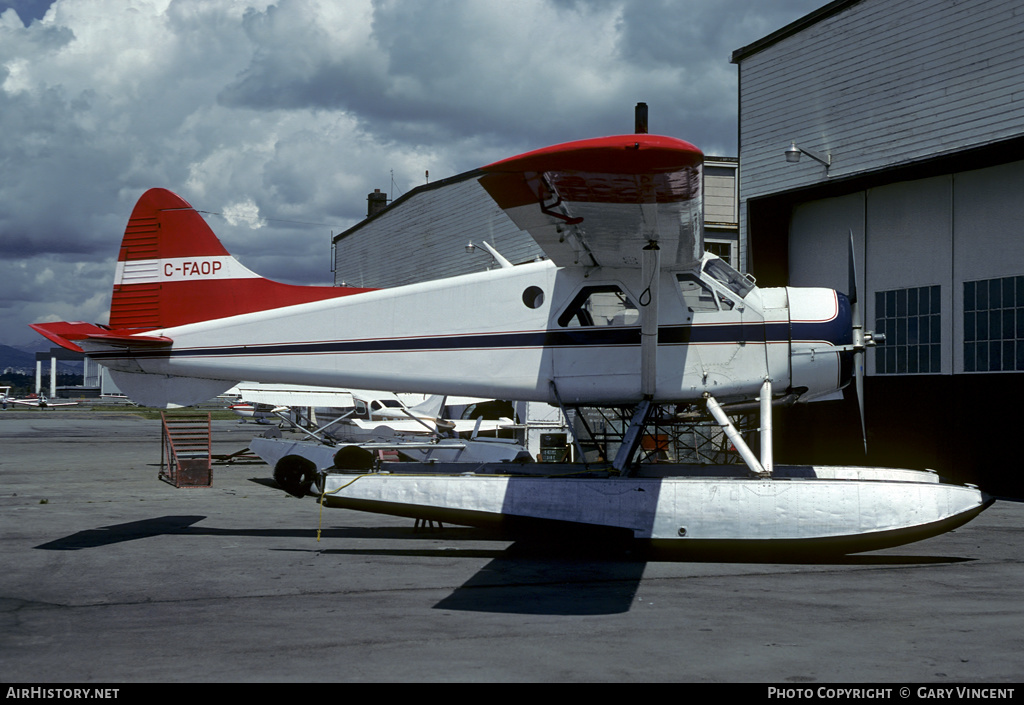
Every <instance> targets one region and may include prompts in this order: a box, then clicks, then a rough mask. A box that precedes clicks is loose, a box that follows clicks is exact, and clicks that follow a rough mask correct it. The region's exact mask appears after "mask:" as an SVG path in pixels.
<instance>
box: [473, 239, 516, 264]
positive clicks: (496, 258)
mask: <svg viewBox="0 0 1024 705" xmlns="http://www.w3.org/2000/svg"><path fill="white" fill-rule="evenodd" d="M480 244H481V245H483V248H484V249H485V250H487V253H488V254H489V255H490V256H491V260H493V262H494V263H495V264H497V265H498V266H499V267H511V266H512V263H511V262H509V261H508V260H507V259H505V258H504V257H502V256H501V254H500V253H499V252H498V251H497V250H496V249H494V248H493V247H491V246H490V245H489V244H487V241H486V240H484V241H482V242H481V243H480ZM474 252H476V245H474V244H473V241H472V240H470V241H469V244H467V245H466V253H467V254H473V253H474Z"/></svg>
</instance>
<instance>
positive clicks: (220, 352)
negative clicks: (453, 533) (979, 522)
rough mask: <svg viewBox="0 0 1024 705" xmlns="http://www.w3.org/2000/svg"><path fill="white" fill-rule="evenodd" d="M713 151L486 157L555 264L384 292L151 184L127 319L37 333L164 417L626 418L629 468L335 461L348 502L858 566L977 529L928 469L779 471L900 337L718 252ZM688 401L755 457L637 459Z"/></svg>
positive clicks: (132, 253) (434, 516) (126, 284)
mask: <svg viewBox="0 0 1024 705" xmlns="http://www.w3.org/2000/svg"><path fill="white" fill-rule="evenodd" d="M702 162H703V155H702V154H701V152H700V150H699V149H697V148H696V147H695V146H693V145H692V144H689V143H688V142H685V141H682V140H679V139H675V138H671V137H664V136H658V135H649V134H629V135H620V136H612V137H603V138H597V139H589V140H582V141H577V142H570V143H565V144H560V145H556V146H553V147H548V148H544V149H540V150H537V151H533V152H529V153H526V154H522V155H519V156H516V157H512V158H510V159H506V160H503V161H499V162H496V163H493V164H490V165H488V166H485V167H482V168H480V169H479V170H477V171H475V172H474V174H473V176H474V178H476V179H478V181H479V184H480V186H481V187H482V188H483V190H484V191H485V192H486V193H487V194H488V195H489V197H491V198H493V199H494V201H495V202H496V203H497V204H498V206H500V208H501V209H502V210H503V211H504V213H506V214H507V215H508V217H509V218H511V220H512V221H513V222H514V223H515V224H516V225H517V226H518V227H520V228H521V229H523V230H525V231H527V232H528V233H529V234H530V235H531V236H532V237H533V238H534V239H535V240H536V242H537V243H538V245H539V246H540V247H541V248H542V249H543V251H544V252H545V254H546V258H544V259H542V260H540V261H534V262H528V263H523V264H512V263H511V262H509V261H507V260H505V259H504V258H503V257H500V255H499V256H498V257H496V259H497V261H498V263H499V265H500V266H499V267H497V268H496V269H493V270H491V271H487V272H479V273H473V274H467V275H463V276H457V277H452V278H447V279H441V280H436V281H427V282H422V283H417V284H412V285H408V286H401V287H396V288H391V289H383V290H367V289H353V288H345V287H296V286H289V285H284V284H280V283H277V282H273V281H269V280H267V279H264V278H262V277H260V276H259V275H257V274H255V273H253V272H251V271H250V270H248V269H246V268H245V267H244V266H243V265H242V264H241V263H240V262H238V261H237V260H236V259H235V258H233V257H232V256H231V255H230V254H229V253H228V252H227V251H226V250H225V249H224V247H223V246H222V245H221V243H220V242H219V241H218V240H217V238H216V237H215V236H214V234H213V232H212V231H211V230H210V229H209V227H208V226H207V225H206V223H205V221H204V220H203V219H202V217H201V216H200V215H199V214H198V213H197V212H196V211H195V210H194V209H193V208H192V207H191V206H190V205H189V204H188V203H187V202H185V201H184V200H183V199H182V198H180V197H178V196H177V195H175V194H173V193H171V192H170V191H167V190H164V189H153V190H150V191H148V192H146V193H145V194H143V196H142V197H141V199H140V200H139V202H138V204H137V205H136V207H135V209H134V211H133V213H132V215H131V218H130V220H129V222H128V227H127V230H126V233H125V237H124V241H123V243H122V247H121V252H120V256H119V258H118V263H117V272H116V278H115V284H114V292H113V300H112V304H111V316H110V323H109V325H106V326H103V325H95V324H88V323H81V322H78V323H40V324H34V325H33V326H32V327H33V328H35V329H36V330H37V331H38V332H40V333H42V334H43V335H44V336H46V337H47V338H49V339H50V340H52V341H54V342H56V343H58V344H61V345H63V346H64V347H68V348H71V349H73V350H83V351H85V352H86V353H87V354H88V355H89V356H90V357H92V358H93V359H95V360H96V361H97V362H99V363H101V364H103V365H105V366H107V367H108V368H109V369H110V371H111V375H112V376H113V378H114V380H115V381H116V383H117V384H118V386H119V387H120V388H121V389H122V390H124V391H125V392H126V393H127V394H128V396H130V397H131V398H132V399H133V400H135V401H137V402H138V403H142V404H145V405H150V406H164V405H168V404H180V405H188V404H192V403H195V402H198V401H201V400H205V399H209V398H211V397H213V396H216V395H217V394H219V393H221V392H223V391H224V390H225V389H228V388H229V387H231V386H233V385H235V384H237V383H238V381H239V380H249V381H257V382H267V383H274V382H277V383H291V384H316V385H324V386H337V387H356V388H363V389H391V390H401V391H403V392H416V393H425V394H452V395H468V396H479V397H485V398H498V399H510V400H535V401H542V402H547V403H549V404H552V405H556V406H558V407H560V408H562V409H566V410H570V409H574V408H577V407H583V406H588V407H615V408H619V409H627V410H628V413H627V414H626V416H625V418H626V419H627V427H626V429H625V432H624V434H623V436H622V441H621V444H620V445H619V448H618V450H617V452H616V453H615V454H614V457H608V458H606V459H601V460H599V461H596V462H587V463H583V464H572V465H549V464H541V463H537V464H528V463H526V464H509V463H500V464H483V465H480V466H478V467H473V468H471V469H467V467H466V466H465V465H461V466H459V467H458V468H443V467H433V468H426V467H425V466H421V467H419V468H417V469H415V470H413V471H408V470H406V471H404V472H402V471H396V470H395V468H394V467H390V468H389V466H385V468H384V469H381V470H378V471H370V472H367V471H361V472H359V473H358V474H351V473H345V472H344V468H334V469H332V470H330V471H329V472H327V473H325V475H324V477H323V503H324V504H325V505H327V506H335V507H347V508H352V509H359V510H366V511H371V512H380V513H385V514H392V515H400V516H407V517H413V518H416V519H418V520H419V519H422V520H437V521H445V522H451V523H457V524H462V525H490V524H495V523H507V522H515V521H525V522H531V521H538V522H542V523H545V524H546V525H549V526H550V525H554V526H561V525H564V526H571V525H587V526H597V527H612V528H615V529H621V530H623V531H625V532H628V533H629V535H631V536H632V537H634V538H636V539H643V540H647V541H651V542H654V543H655V544H665V545H675V546H688V547H695V548H696V547H707V548H711V549H712V550H714V549H716V548H718V547H732V546H737V545H738V546H743V547H752V548H754V549H755V550H759V549H762V548H764V549H773V548H779V547H812V548H819V549H823V550H828V551H839V552H847V553H848V552H859V551H864V550H872V549H877V548H883V547H889V546H895V545H900V544H904V543H907V542H911V541H915V540H919V539H922V538H927V537H930V536H934V535H937V534H940V533H942V532H945V531H948V530H950V529H953V528H955V527H958V526H960V525H962V524H963V523H965V522H967V521H969V520H970V519H971V518H973V517H974V516H976V515H977V514H978V513H979V512H981V511H982V510H983V509H984V508H985V507H987V506H988V505H989V503H990V502H991V499H990V497H988V496H987V495H986V494H985V493H983V492H981V491H980V490H979V489H978V488H977V487H974V486H971V485H959V484H953V483H950V482H947V481H945V480H944V479H943V478H940V477H938V476H937V475H936V474H935V473H933V472H930V471H916V470H908V469H900V468H876V467H834V466H829V467H824V466H790V465H783V464H779V463H776V462H775V461H774V459H773V454H772V407H773V405H774V404H778V403H791V402H793V403H807V402H813V401H814V400H818V399H826V398H832V397H834V395H835V394H836V392H837V391H838V390H841V389H843V388H844V387H846V386H847V385H848V384H849V383H850V382H851V381H855V383H856V385H857V387H858V388H859V387H860V386H861V382H860V380H861V379H862V376H863V359H864V356H865V351H866V350H867V349H868V348H869V347H870V346H871V345H873V344H875V343H876V342H878V341H877V340H875V339H874V337H873V336H872V335H871V333H870V332H869V331H866V330H865V329H864V325H863V322H862V320H861V314H860V307H859V305H858V302H857V296H856V291H855V288H854V286H853V284H855V281H856V277H855V276H853V277H851V288H850V291H849V292H847V293H846V294H844V293H840V292H838V291H835V290H832V289H827V288H794V287H778V288H762V287H758V286H757V285H756V283H755V281H754V280H753V279H752V278H751V277H749V276H746V275H743V274H741V273H739V272H737V271H736V270H734V269H733V268H732V267H731V266H729V265H728V264H727V263H726V262H725V261H723V260H722V259H720V258H718V257H716V256H714V255H712V254H707V253H705V252H704V247H703V226H702V217H701V183H702ZM851 263H852V259H851ZM442 311H443V312H444V315H438V312H442ZM751 403H753V404H755V405H756V406H757V408H758V409H759V410H760V452H759V453H758V452H755V450H754V449H752V448H750V447H748V445H747V444H746V443H745V441H744V439H743V437H742V434H740V433H739V432H737V430H736V428H735V425H734V423H733V420H732V419H731V418H730V409H731V408H734V407H733V405H736V404H746V405H750V404H751ZM681 405H691V406H692V405H696V406H698V407H699V408H701V409H703V410H705V411H706V413H707V414H709V415H710V416H712V417H713V418H714V419H715V421H716V423H718V424H720V425H721V427H722V429H723V431H724V432H725V433H726V434H727V435H728V436H729V437H730V439H731V440H732V442H733V444H734V445H735V447H736V449H737V451H738V452H739V453H740V455H741V456H742V459H743V461H744V464H743V465H730V466H686V465H666V464H657V465H646V464H642V463H640V464H638V463H637V462H635V458H636V456H637V449H638V447H640V445H641V443H642V440H643V438H644V436H645V429H646V428H647V427H648V426H649V425H650V424H651V423H652V421H653V419H655V418H656V417H663V416H665V415H666V414H671V413H672V412H673V410H675V409H677V408H678V407H680V406H681ZM861 408H862V409H863V403H861ZM862 418H863V416H862ZM406 465H408V464H406ZM389 469H390V470H391V471H389ZM552 522H553V523H552Z"/></svg>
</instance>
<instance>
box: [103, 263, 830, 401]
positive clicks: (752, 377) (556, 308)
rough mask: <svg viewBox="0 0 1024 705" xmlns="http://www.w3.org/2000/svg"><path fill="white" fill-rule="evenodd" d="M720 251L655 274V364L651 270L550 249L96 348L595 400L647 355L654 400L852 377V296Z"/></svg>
mask: <svg viewBox="0 0 1024 705" xmlns="http://www.w3.org/2000/svg"><path fill="white" fill-rule="evenodd" d="M709 261H712V262H721V260H717V258H711V259H709V258H705V260H703V261H702V262H701V267H702V268H703V269H702V268H696V269H692V270H688V271H687V272H672V271H664V272H661V273H660V274H658V275H655V276H656V281H652V282H651V284H652V286H658V287H660V290H659V292H658V296H657V299H656V300H657V309H658V333H657V341H658V343H657V352H656V354H655V356H654V357H653V361H652V362H649V363H642V362H641V357H642V356H641V354H640V348H641V342H640V339H641V335H640V328H641V318H642V316H644V315H646V311H645V308H646V307H647V305H648V302H649V301H650V299H651V296H650V292H648V291H647V285H646V284H645V283H644V282H643V281H642V280H641V278H642V273H641V271H640V270H637V269H609V268H601V269H592V270H589V271H585V270H583V269H581V268H572V269H565V268H558V267H556V266H554V265H553V264H551V263H550V262H547V261H542V262H535V263H531V264H524V265H519V266H515V267H508V268H501V269H497V270H492V271H488V272H482V273H477V274H470V275H465V276H461V277H454V278H451V279H444V280H437V281H430V282H424V283H420V284H414V285H410V286H404V287H398V288H394V289H383V290H378V291H371V292H366V293H360V294H356V295H352V296H344V297H339V298H336V299H330V300H325V301H320V302H315V303H308V304H301V305H297V306H289V307H285V308H279V309H272V310H268V311H262V312H258V313H250V314H244V315H240V316H233V317H230V318H223V319H218V320H211V321H205V322H201V323H194V324H189V325H185V326H179V327H175V328H168V329H164V330H160V331H150V332H148V333H147V335H150V336H153V335H165V336H167V337H169V338H171V339H172V340H173V341H174V343H173V346H171V347H170V348H163V349H152V350H133V351H131V352H128V353H120V352H110V351H109V348H108V349H107V350H106V351H102V352H101V351H98V350H97V351H95V352H93V353H92V354H93V356H94V357H96V358H97V359H98V360H99V361H100V362H102V363H103V364H104V365H107V366H108V367H110V368H111V369H113V370H120V371H123V372H134V373H139V372H143V373H148V374H154V375H171V376H174V377H190V378H201V379H209V380H235V381H237V380H246V381H255V382H284V383H293V384H315V385H321V386H337V387H359V388H367V389H388V390H393V391H400V392H419V393H427V394H450V395H468V396H481V397H487V398H497V399H509V400H530V401H544V402H549V403H557V402H558V401H559V400H561V402H562V403H565V404H585V405H614V404H629V403H635V402H637V401H639V400H640V399H641V397H642V393H641V375H642V371H641V367H642V364H649V365H653V370H650V371H649V372H650V374H652V375H653V379H654V380H655V383H654V394H653V400H654V401H656V402H685V401H690V400H697V399H700V398H701V396H702V395H703V394H704V393H705V392H708V393H711V394H712V395H714V396H715V397H717V398H719V399H722V400H728V399H739V398H752V397H754V396H756V395H757V393H758V391H759V389H760V388H761V385H762V383H763V381H764V379H765V378H766V377H767V378H770V379H771V380H772V381H773V385H774V388H775V389H776V390H780V391H782V390H786V389H793V388H799V389H800V391H803V392H804V393H805V394H806V395H807V396H814V395H818V394H823V393H827V392H830V391H834V390H836V389H837V388H839V387H841V386H842V384H843V383H844V379H843V375H842V372H841V367H842V365H841V361H840V355H839V354H838V353H835V352H831V353H830V352H822V351H821V349H822V347H828V346H831V345H840V344H843V342H844V341H845V338H844V336H846V337H848V336H849V330H850V327H849V311H848V306H847V307H846V309H845V318H844V310H843V307H842V305H841V303H842V302H843V301H844V299H845V297H842V296H841V295H838V294H836V292H834V291H832V290H829V289H789V288H787V289H758V288H757V287H754V286H753V285H752V284H750V283H749V282H747V281H746V280H745V279H743V280H741V283H742V286H740V287H736V286H734V287H733V288H732V289H730V286H729V285H728V283H723V282H722V281H721V280H720V278H716V277H715V276H713V275H712V274H711V273H710V271H709V270H708V269H707V266H708V265H707V263H708V262H709ZM730 271H731V270H730ZM737 277H738V275H737ZM801 347H804V348H807V349H811V348H814V349H815V350H816V352H815V353H814V354H794V353H800V351H799V348H801ZM552 383H554V384H552Z"/></svg>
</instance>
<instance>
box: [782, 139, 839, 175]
mask: <svg viewBox="0 0 1024 705" xmlns="http://www.w3.org/2000/svg"><path fill="white" fill-rule="evenodd" d="M801 154H806V155H807V156H808V157H810V158H811V159H813V160H814V161H816V162H821V163H822V164H824V165H825V171H828V168H829V167H830V166H832V153H831V152H829V153H827V154H826V155H825V156H821V155H820V154H818V153H817V152H812V151H811V150H809V149H804V148H803V147H798V146H797V145H796V142H792V143H791V144H790V145H789V149H787V150H786V161H787V162H790V163H791V164H795V163H796V162H798V161H800V155H801Z"/></svg>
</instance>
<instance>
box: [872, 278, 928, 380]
mask: <svg viewBox="0 0 1024 705" xmlns="http://www.w3.org/2000/svg"><path fill="white" fill-rule="evenodd" d="M939 293H940V287H939V286H921V287H916V288H912V289H893V290H890V291H879V292H876V293H875V332H877V333H882V334H884V335H885V342H884V343H882V344H881V345H879V346H878V347H876V348H875V372H876V373H877V374H880V375H904V374H933V373H937V372H940V371H941V367H942V325H941V323H942V301H941V299H940V297H939Z"/></svg>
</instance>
